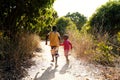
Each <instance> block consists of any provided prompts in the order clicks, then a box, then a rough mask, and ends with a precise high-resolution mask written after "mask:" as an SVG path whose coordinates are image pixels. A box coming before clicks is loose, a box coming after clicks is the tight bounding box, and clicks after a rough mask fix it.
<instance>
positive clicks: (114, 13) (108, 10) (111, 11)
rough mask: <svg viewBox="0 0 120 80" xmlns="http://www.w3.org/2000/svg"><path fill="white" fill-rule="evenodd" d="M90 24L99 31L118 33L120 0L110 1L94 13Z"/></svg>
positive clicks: (119, 27) (119, 29)
mask: <svg viewBox="0 0 120 80" xmlns="http://www.w3.org/2000/svg"><path fill="white" fill-rule="evenodd" d="M89 24H90V26H91V28H92V29H95V30H96V31H97V32H101V33H105V32H108V33H109V34H111V35H114V34H116V33H117V32H118V31H120V1H109V2H107V3H106V4H105V5H102V6H101V7H100V8H98V9H97V10H96V12H95V14H93V15H92V17H91V18H90V21H89Z"/></svg>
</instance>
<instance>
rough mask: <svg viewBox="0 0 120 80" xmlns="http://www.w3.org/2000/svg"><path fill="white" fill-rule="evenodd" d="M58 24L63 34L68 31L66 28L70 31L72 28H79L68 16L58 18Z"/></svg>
mask: <svg viewBox="0 0 120 80" xmlns="http://www.w3.org/2000/svg"><path fill="white" fill-rule="evenodd" d="M56 26H57V28H58V31H59V32H60V34H61V35H63V34H64V33H66V30H67V31H68V30H71V29H72V30H76V29H77V28H76V25H75V24H74V23H73V21H71V19H70V18H67V17H61V18H58V20H57V21H56Z"/></svg>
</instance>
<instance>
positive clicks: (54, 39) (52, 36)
mask: <svg viewBox="0 0 120 80" xmlns="http://www.w3.org/2000/svg"><path fill="white" fill-rule="evenodd" d="M48 35H49V40H50V46H59V43H60V42H59V37H60V34H59V33H58V32H53V31H51V32H50V33H49V34H48Z"/></svg>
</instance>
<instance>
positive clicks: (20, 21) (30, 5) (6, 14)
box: [0, 0, 54, 35]
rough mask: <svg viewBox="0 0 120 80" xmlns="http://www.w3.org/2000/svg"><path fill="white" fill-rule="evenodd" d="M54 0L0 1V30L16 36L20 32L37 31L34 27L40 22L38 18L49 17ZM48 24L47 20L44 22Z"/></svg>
mask: <svg viewBox="0 0 120 80" xmlns="http://www.w3.org/2000/svg"><path fill="white" fill-rule="evenodd" d="M53 2H54V0H1V1H0V30H3V31H6V32H7V33H8V32H9V34H12V35H13V34H15V33H17V32H18V31H20V30H21V29H22V30H27V31H31V29H32V30H33V29H35V27H34V26H33V25H34V24H36V23H37V22H38V19H37V18H36V17H38V16H41V14H42V17H43V15H46V14H47V15H46V16H48V15H49V13H47V9H49V8H50V7H51V6H52V4H53ZM51 12H52V11H51ZM42 21H45V23H46V24H48V22H49V20H48V18H47V20H46V18H45V19H44V17H43V20H42Z"/></svg>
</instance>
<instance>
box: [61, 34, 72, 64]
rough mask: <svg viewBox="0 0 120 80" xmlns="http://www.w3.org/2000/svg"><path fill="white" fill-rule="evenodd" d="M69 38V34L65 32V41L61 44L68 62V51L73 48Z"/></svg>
mask: <svg viewBox="0 0 120 80" xmlns="http://www.w3.org/2000/svg"><path fill="white" fill-rule="evenodd" d="M68 38H69V37H68V35H67V34H65V35H64V36H63V39H64V41H63V43H61V44H60V45H61V46H63V47H64V56H65V58H66V62H67V63H69V59H68V53H69V51H70V50H71V49H72V44H71V42H70V41H69V40H68Z"/></svg>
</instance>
